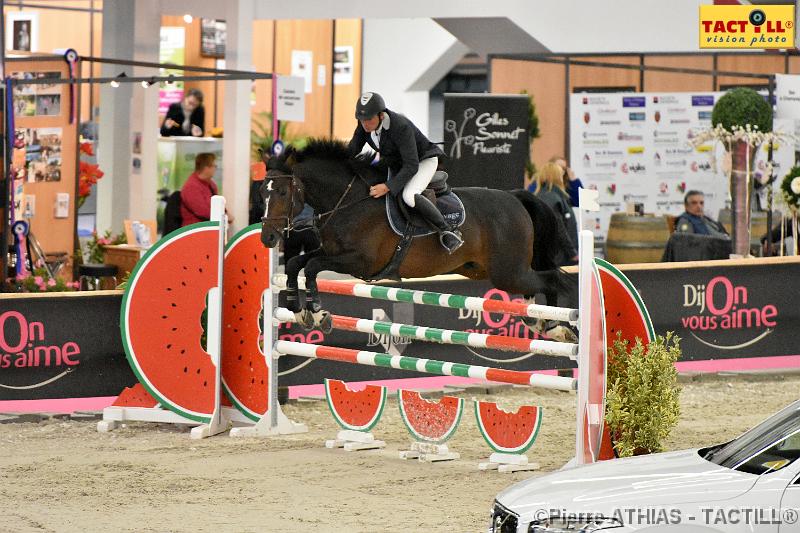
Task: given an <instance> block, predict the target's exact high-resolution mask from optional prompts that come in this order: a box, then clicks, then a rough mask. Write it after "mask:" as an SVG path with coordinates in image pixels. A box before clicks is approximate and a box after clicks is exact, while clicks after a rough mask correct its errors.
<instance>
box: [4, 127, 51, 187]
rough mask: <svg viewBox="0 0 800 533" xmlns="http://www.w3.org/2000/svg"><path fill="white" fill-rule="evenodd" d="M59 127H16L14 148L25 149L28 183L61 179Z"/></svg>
mask: <svg viewBox="0 0 800 533" xmlns="http://www.w3.org/2000/svg"><path fill="white" fill-rule="evenodd" d="M61 138H62V132H61V128H26V129H18V130H17V134H16V140H17V141H16V142H15V148H16V149H18V150H24V151H25V173H26V176H27V181H28V183H38V182H43V181H61Z"/></svg>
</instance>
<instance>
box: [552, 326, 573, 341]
mask: <svg viewBox="0 0 800 533" xmlns="http://www.w3.org/2000/svg"><path fill="white" fill-rule="evenodd" d="M547 336H548V337H550V339H552V340H554V341H556V342H572V343H575V342H578V336H577V335H576V334H575V332H574V331H572V330H571V329H570V328H567V327H564V326H556V327H554V328H551V329H548V330H547Z"/></svg>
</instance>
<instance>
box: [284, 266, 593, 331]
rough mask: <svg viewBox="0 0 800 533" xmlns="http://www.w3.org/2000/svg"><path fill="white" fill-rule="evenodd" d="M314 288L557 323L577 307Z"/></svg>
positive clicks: (361, 286) (339, 285)
mask: <svg viewBox="0 0 800 533" xmlns="http://www.w3.org/2000/svg"><path fill="white" fill-rule="evenodd" d="M297 281H298V284H299V285H300V288H301V289H305V279H304V278H298V280H297ZM272 283H273V285H274V286H275V287H279V288H281V289H285V288H286V275H285V274H276V275H274V276H272ZM317 287H318V288H319V290H320V292H326V293H331V294H341V295H344V296H358V297H359V298H372V299H376V300H388V301H390V302H407V303H413V304H422V305H433V306H436V307H449V308H451V309H466V310H468V311H479V312H486V313H503V314H507V315H514V316H524V317H530V318H537V319H544V320H558V321H560V322H576V321H577V320H578V310H577V309H570V308H568V307H555V306H550V305H539V304H526V303H521V302H507V301H503V300H493V299H491V298H479V297H477V296H462V295H460V294H446V293H439V292H430V291H415V290H410V289H398V288H396V287H382V286H380V285H368V284H366V283H350V282H348V281H334V280H328V279H317Z"/></svg>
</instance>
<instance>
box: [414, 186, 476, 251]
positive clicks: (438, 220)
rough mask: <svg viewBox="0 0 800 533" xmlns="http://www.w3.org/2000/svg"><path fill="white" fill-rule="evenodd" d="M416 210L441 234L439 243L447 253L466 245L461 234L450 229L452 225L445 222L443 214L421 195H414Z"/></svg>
mask: <svg viewBox="0 0 800 533" xmlns="http://www.w3.org/2000/svg"><path fill="white" fill-rule="evenodd" d="M414 209H416V211H417V212H418V213H419V214H420V215H422V217H423V218H424V219H425V220H427V221H428V223H429V224H430V225H431V226H433V227H434V228H436V230H437V231H438V232H439V242H441V243H442V246H444V248H445V249H446V250H447V253H449V254H452V253H453V252H455V251H456V250H458V249H459V248H461V245H462V244H464V240H463V239H462V238H461V232H460V231H458V230H453V229H451V228H450V224H448V223H447V221H445V219H444V217H443V216H442V214H441V213H440V212H439V210H438V209H437V208H436V206H435V205H433V203H432V202H431V201H430V200H428V199H427V198H425V197H424V196H423V195H421V194H416V195H414Z"/></svg>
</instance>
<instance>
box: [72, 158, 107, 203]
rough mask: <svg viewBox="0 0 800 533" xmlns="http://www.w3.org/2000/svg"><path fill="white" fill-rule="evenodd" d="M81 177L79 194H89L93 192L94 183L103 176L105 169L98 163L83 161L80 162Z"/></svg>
mask: <svg viewBox="0 0 800 533" xmlns="http://www.w3.org/2000/svg"><path fill="white" fill-rule="evenodd" d="M78 172H79V173H80V179H79V181H78V196H80V197H82V196H89V194H91V192H92V185H94V184H95V183H97V180H99V179H100V178H102V177H103V171H102V170H100V167H99V166H98V165H94V164H91V163H86V162H85V161H81V162H80V163H79V164H78Z"/></svg>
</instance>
